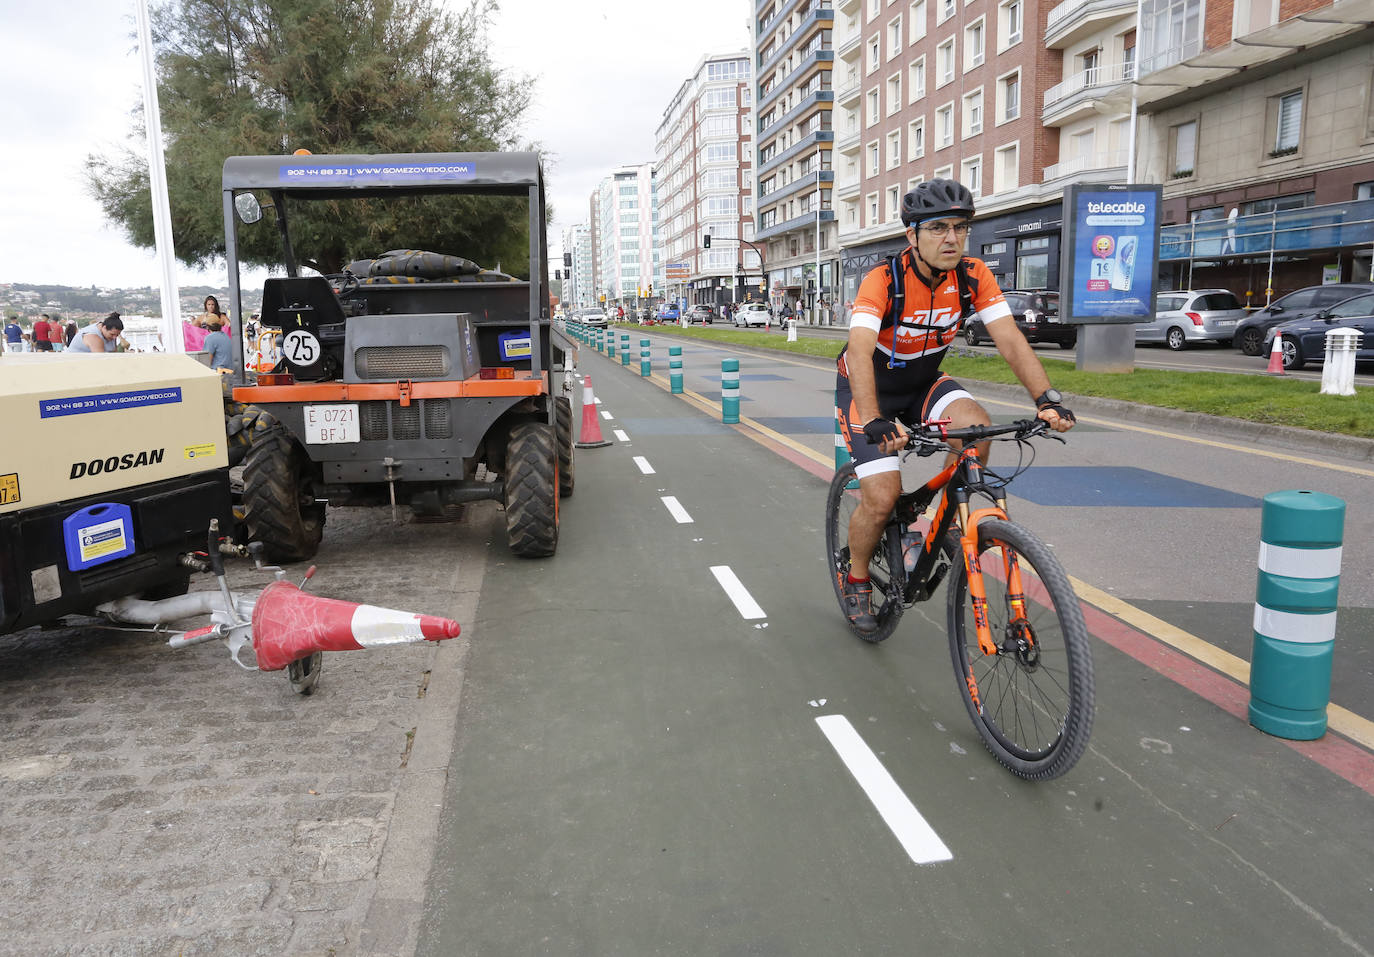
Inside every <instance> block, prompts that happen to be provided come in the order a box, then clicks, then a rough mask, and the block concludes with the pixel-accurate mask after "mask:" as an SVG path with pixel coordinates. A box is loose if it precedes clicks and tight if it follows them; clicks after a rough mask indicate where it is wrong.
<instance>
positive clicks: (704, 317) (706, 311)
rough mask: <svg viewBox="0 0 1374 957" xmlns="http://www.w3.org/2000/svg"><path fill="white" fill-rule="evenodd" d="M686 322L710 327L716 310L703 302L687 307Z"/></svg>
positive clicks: (714, 319) (714, 318)
mask: <svg viewBox="0 0 1374 957" xmlns="http://www.w3.org/2000/svg"><path fill="white" fill-rule="evenodd" d="M687 321H688V322H701V323H705V324H706V325H712V324H713V323H714V322H715V321H716V310H715V307H714V306H709V305H707V304H706V303H704V302H699V303H696V304H694V305H691V306H688V307H687Z"/></svg>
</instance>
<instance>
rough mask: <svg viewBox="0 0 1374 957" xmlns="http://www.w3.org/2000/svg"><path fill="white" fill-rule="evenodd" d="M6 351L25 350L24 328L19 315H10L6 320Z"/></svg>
mask: <svg viewBox="0 0 1374 957" xmlns="http://www.w3.org/2000/svg"><path fill="white" fill-rule="evenodd" d="M5 351H7V352H23V351H24V329H23V327H22V326H20V325H19V317H18V316H10V317H9V319H8V320H7V321H6V322H5Z"/></svg>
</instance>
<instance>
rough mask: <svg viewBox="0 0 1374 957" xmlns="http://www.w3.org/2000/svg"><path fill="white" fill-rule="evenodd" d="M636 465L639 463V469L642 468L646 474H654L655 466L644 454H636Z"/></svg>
mask: <svg viewBox="0 0 1374 957" xmlns="http://www.w3.org/2000/svg"><path fill="white" fill-rule="evenodd" d="M635 465H638V466H639V470H640V471H641V472H643V473H644V474H645V475H653V474H654V467H653V466H652V465H650V464H649V460H648V459H646V458H645V457H644V456H642V455H636V456H635Z"/></svg>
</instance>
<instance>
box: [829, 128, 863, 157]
mask: <svg viewBox="0 0 1374 957" xmlns="http://www.w3.org/2000/svg"><path fill="white" fill-rule="evenodd" d="M861 142H863V137H862V136H861V135H860V134H859V131H858V130H851V131H849V132H848V133H846V134H844V135H843V136H841V137H840V138H839V139H837V140H836V141H835V152H837V153H845V154H849V153H857V152H858V151H859V144H860V143H861Z"/></svg>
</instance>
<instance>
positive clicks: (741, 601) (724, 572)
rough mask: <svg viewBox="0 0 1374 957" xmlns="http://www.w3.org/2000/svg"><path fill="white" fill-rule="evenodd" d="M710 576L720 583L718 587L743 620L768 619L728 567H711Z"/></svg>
mask: <svg viewBox="0 0 1374 957" xmlns="http://www.w3.org/2000/svg"><path fill="white" fill-rule="evenodd" d="M711 574H712V575H715V576H716V581H718V582H720V587H721V588H724V589H725V594H726V595H727V596H728V597H729V599H730V600H731V601H732V602H734V603H735V607H736V608H737V609H739V613H740V615H741V616H742V617H743V618H744V619H745V620H752V619H754V618H767V617H768V615H767V613H765V612H764V610H763V609H762V608H760V607H759V603H758V602H756V601H754V596H753V595H751V594H749V589H747V588H745V587H744V583H743V582H741V581H740V580H739V577H738V576H737V575H736V574H735V573H734V572H733V571H731V570H730V566H729V565H712V566H711Z"/></svg>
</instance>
